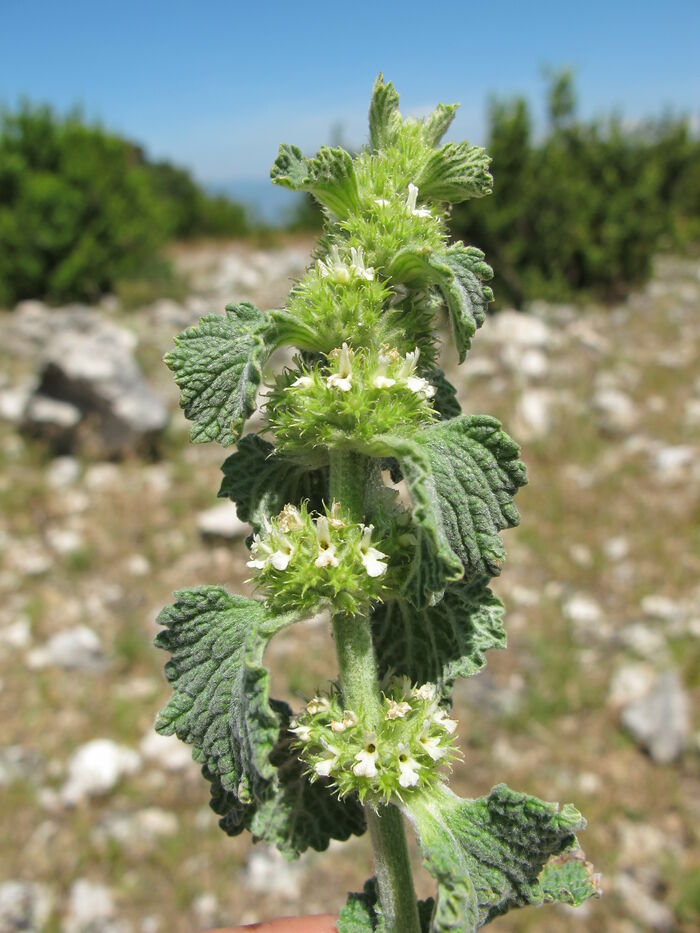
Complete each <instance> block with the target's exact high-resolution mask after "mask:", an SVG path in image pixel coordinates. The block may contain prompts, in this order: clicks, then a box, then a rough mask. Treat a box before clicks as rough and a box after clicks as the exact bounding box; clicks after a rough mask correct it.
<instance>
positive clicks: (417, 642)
mask: <svg viewBox="0 0 700 933" xmlns="http://www.w3.org/2000/svg"><path fill="white" fill-rule="evenodd" d="M504 613H505V609H504V606H503V603H502V602H501V601H500V599H499V598H498V597H497V596H496V595H495V594H494V593H492V592H491V590H490V589H489V588H488V587H487V586H486V584H485V582H484V581H483V580H480V579H477V580H473V581H469V582H463V581H460V582H458V583H453V584H451V585H450V586H448V587H447V589H446V591H445V595H444V596H443V598H442V599H441V600H440V602H439V603H438V604H437V605H435V606H429V607H427V608H425V609H422V610H417V609H415V608H414V607H413V606H411V605H410V604H409V603H408V602H406V601H404V600H402V599H398V600H390V601H387V602H385V603H382V604H380V605H379V606H377V608H376V609H375V611H374V613H373V615H372V627H373V640H374V646H375V650H376V652H377V663H378V666H379V674H380V676H382V675H384V674H385V673H387V672H388V671H390V670H394V671H395V672H396V673H397V674H398V675H404V674H405V675H407V676H408V677H410V678H411V680H412V681H413V683H417V684H424V683H436V684H438V685H439V687H440V689H441V691H442V692H443V693H449V691H450V689H451V687H452V684H453V683H454V682H455V680H456V679H457V678H458V677H471V676H472V675H473V674H476V673H478V672H479V671H480V670H481V669H482V668H483V667H484V665H485V664H486V658H485V657H484V652H485V651H488V650H489V649H490V648H505V646H506V633H505V629H504V628H503V616H504Z"/></svg>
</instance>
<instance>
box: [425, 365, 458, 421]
mask: <svg viewBox="0 0 700 933" xmlns="http://www.w3.org/2000/svg"><path fill="white" fill-rule="evenodd" d="M425 378H426V379H427V380H428V382H430V383H431V384H432V385H434V386H435V389H436V392H435V396H434V398H433V407H434V408H435V411H437V413H438V414H439V415H440V418H441V419H442V420H443V421H445V420H447V419H448V418H457V417H459V415H461V414H462V408H461V406H460V404H459V402H458V401H457V390H456V389H455V387H454V386H453V385H452V383H451V382H450V381H449V379H448V378H447V376H446V375H445V374H444V372H443V371H442V370H441V369H432V370H431V371H430V372H427V373H426V374H425Z"/></svg>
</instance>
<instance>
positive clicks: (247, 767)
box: [157, 76, 599, 933]
mask: <svg viewBox="0 0 700 933" xmlns="http://www.w3.org/2000/svg"><path fill="white" fill-rule="evenodd" d="M454 112H455V107H454V106H445V105H440V106H439V107H438V108H437V109H436V110H435V111H434V113H432V114H431V115H430V116H428V117H427V118H426V119H425V120H413V119H406V120H404V119H403V118H402V117H401V114H400V112H399V109H398V94H397V93H396V90H395V89H394V87H393V86H392V85H391V84H385V83H384V80H383V78H382V77H381V76H380V77H379V78H378V80H377V82H376V84H375V87H374V91H373V95H372V103H371V106H370V141H369V145H368V147H367V148H366V149H364V150H362V151H361V152H360V153H359V154H358V155H357V156H355V157H354V158H353V157H352V156H351V155H350V154H349V153H347V152H344V151H343V150H342V149H337V148H336V149H328V148H324V149H321V151H320V152H319V153H318V154H317V155H316V156H314V157H313V158H306V157H305V156H304V155H303V154H302V153H301V151H300V150H299V149H297V148H296V147H295V146H289V145H284V146H282V147H281V149H280V154H279V156H278V158H277V160H276V162H275V164H274V166H273V169H272V173H271V174H272V179H273V181H275V182H276V183H278V184H281V185H284V186H286V187H289V188H292V189H294V190H297V191H306V192H308V193H310V194H311V195H313V196H314V197H315V198H316V199H317V200H318V201H319V202H320V204H321V205H322V206H323V208H324V211H325V214H326V229H325V232H324V236H323V238H322V240H321V243H320V245H319V248H318V250H317V251H316V253H315V255H314V259H313V262H312V264H311V265H310V266H309V268H308V270H307V272H306V273H305V275H304V276H303V278H302V279H301V280H300V281H299V282H297V283H296V285H295V286H294V288H293V289H292V292H291V294H290V296H289V300H288V302H287V304H286V306H285V307H284V308H278V309H275V310H273V311H270V312H266V313H263V312H261V311H258V310H257V309H256V308H254V307H253V306H252V305H250V304H247V303H244V304H239V305H232V306H229V307H228V308H227V309H226V312H225V314H224V315H223V316H220V315H215V314H213V315H208V316H207V317H205V318H203V319H202V320H201V321H200V323H199V324H198V325H197V326H196V327H192V328H190V329H189V330H187V331H185V332H184V334H181V335H180V337H178V338H177V339H176V347H175V349H174V350H173V351H172V352H171V353H170V354H168V356H167V357H166V362H167V364H168V365H169V366H170V368H171V369H172V370H173V372H174V374H175V379H176V381H177V383H178V385H179V387H180V390H181V402H182V406H183V408H184V410H185V414H186V415H187V417H188V418H190V419H191V420H192V422H193V426H192V439H193V441H195V442H201V441H206V440H218V441H219V442H220V443H221V444H222V445H224V446H227V445H229V444H233V443H237V444H238V449H237V450H236V451H235V452H234V453H233V454H231V455H230V456H229V457H228V459H227V460H226V461H225V463H224V465H223V473H224V476H223V480H222V483H221V489H220V491H219V495H220V496H224V497H227V498H230V499H232V500H233V501H234V502H235V504H236V507H237V510H238V514H239V516H240V518H241V519H243V520H244V521H248V522H250V524H251V526H252V530H253V535H252V536H251V538H250V539H249V547H250V557H249V560H248V566H249V568H250V569H251V573H252V579H253V581H254V583H255V587H256V590H255V592H256V598H255V599H244V598H243V597H240V596H231V595H229V594H228V593H227V592H226V591H225V590H224V589H222V588H221V587H218V586H217V587H204V588H201V589H196V590H185V591H183V592H181V593H178V594H177V595H176V602H175V604H174V605H173V606H172V607H170V608H168V609H166V610H164V611H163V613H162V614H161V616H160V618H159V621H160V622H161V624H162V625H163V626H164V631H163V632H162V633H161V634H160V635H159V636H158V638H157V644H158V646H159V647H162V648H165V649H167V650H168V651H169V652H170V654H171V660H170V661H169V662H168V664H167V665H166V676H167V677H168V680H169V681H170V682H171V683H172V685H173V689H174V694H173V697H172V699H171V701H170V702H169V703H168V705H167V706H166V707H165V709H164V710H163V711H162V712H161V713H160V715H159V717H158V721H157V728H158V730H159V731H161V732H164V733H173V732H174V733H176V734H177V735H178V736H179V737H180V738H181V739H183V740H184V741H186V742H189V743H191V744H192V746H193V754H194V757H195V758H196V760H197V761H199V762H201V763H202V766H203V773H204V776H205V777H206V779H207V780H208V781H209V782H210V784H211V793H212V807H213V808H214V810H215V811H216V812H217V813H218V814H219V816H220V817H221V820H220V822H221V826H222V828H223V829H224V830H225V831H226V832H227V833H230V834H236V833H239V832H241V831H242V830H243V829H249V830H250V831H251V833H252V834H253V836H254V838H256V839H259V838H260V839H265V840H267V841H268V842H271V843H274V844H275V845H277V846H278V847H279V848H280V849H281V850H282V851H283V852H284V853H285V854H287V855H288V856H290V857H294V856H296V855H298V854H299V853H300V852H302V851H303V850H304V849H305V848H307V847H309V846H312V847H314V848H317V849H323V848H325V847H326V846H327V845H328V843H329V841H330V840H331V839H346V838H347V837H348V836H349V835H351V834H352V833H361V832H363V831H364V829H365V828H366V827H368V828H369V830H370V835H371V839H372V845H373V850H374V856H375V864H376V874H377V877H376V880H372V881H370V882H368V883H367V885H366V886H365V890H364V892H363V893H362V894H353V895H351V896H350V900H349V901H348V904H347V905H346V907H345V908H343V910H342V911H341V916H340V921H339V925H338V929H339V931H340V933H365V931H379V930H383V931H385V933H419V931H423V933H426V931H431V933H446V931H448V930H450V931H451V930H454V931H458V930H459V931H472V930H476V929H478V928H480V927H481V926H483V925H484V924H485V923H488V922H490V921H491V920H493V919H494V918H495V917H497V916H499V915H500V914H502V913H504V912H505V911H506V910H508V909H510V908H512V907H523V906H526V905H528V904H543V903H546V902H549V901H562V902H565V903H568V904H573V905H577V904H579V903H581V902H582V901H583V900H585V899H586V898H588V897H591V896H592V895H595V894H597V893H599V885H598V879H597V876H595V875H593V874H592V870H591V867H590V866H589V865H588V863H587V862H586V861H585V858H584V857H583V854H582V852H581V850H580V849H579V847H578V843H577V842H576V838H575V836H574V833H575V832H577V831H578V830H580V829H583V827H584V821H583V819H582V817H581V816H580V814H579V813H578V812H577V811H576V810H575V809H574V808H573V807H572V806H571V805H566V806H564V807H562V808H559V807H558V805H556V804H549V803H546V802H544V801H542V800H539V799H538V798H536V797H529V796H526V795H524V794H517V793H515V792H513V791H511V790H509V789H508V788H507V787H505V786H504V785H499V786H498V787H496V788H494V789H493V790H492V791H491V793H490V794H488V795H487V796H486V797H482V798H479V799H476V800H461V799H460V798H458V797H456V796H455V795H454V794H453V793H452V792H451V791H450V790H449V789H448V788H447V786H446V784H445V780H446V778H447V771H449V764H450V762H451V761H452V760H454V759H456V758H457V757H459V752H458V751H457V750H456V748H455V746H454V740H455V730H456V721H455V720H453V719H452V718H451V716H450V713H449V712H448V710H449V704H450V692H451V690H452V687H453V684H454V682H455V680H456V679H457V678H458V677H470V676H472V675H474V674H476V673H478V672H479V670H480V669H481V668H482V667H483V666H484V664H485V652H486V651H487V650H488V649H490V648H503V647H505V631H504V628H503V614H504V609H503V605H502V604H501V602H500V600H499V599H498V598H497V597H496V596H494V594H493V593H492V592H491V591H490V589H489V588H488V582H489V579H490V578H491V577H493V576H495V575H497V574H498V573H500V569H501V565H502V562H503V559H504V557H505V550H504V547H503V543H502V541H501V532H503V531H504V530H506V529H507V528H510V527H512V526H514V525H516V524H517V523H518V521H519V514H518V510H517V508H516V506H515V502H514V497H515V495H516V493H517V491H518V489H519V488H520V487H521V486H523V485H524V483H525V482H526V475H525V467H524V466H523V464H522V462H521V461H520V459H519V448H518V446H517V444H516V443H515V442H514V441H513V440H512V439H511V438H510V437H509V436H508V434H507V433H506V432H505V431H504V430H503V429H502V427H501V425H500V424H499V423H498V422H497V421H496V420H495V419H494V418H492V417H490V416H489V415H483V414H475V413H471V414H462V412H461V409H460V406H459V403H458V400H457V393H456V390H455V388H454V386H452V385H451V384H450V382H449V381H448V379H447V377H446V376H445V374H444V372H442V370H440V369H438V368H437V367H436V362H435V361H436V357H437V349H438V346H437V345H438V328H437V323H438V321H439V314H440V312H441V310H443V309H444V310H445V311H446V312H447V313H448V316H449V318H450V321H451V324H452V333H453V335H454V345H455V350H456V355H457V357H458V359H459V360H460V361H462V360H463V359H464V358H465V356H466V354H467V352H468V350H469V348H470V346H471V341H472V339H473V338H474V337H475V335H476V332H477V330H478V328H479V327H481V326H482V325H483V324H484V322H485V319H486V311H487V307H488V304H489V302H490V301H491V300H492V297H493V296H492V293H491V290H490V288H489V286H488V285H487V284H486V283H487V282H488V281H489V280H490V278H491V276H492V272H491V269H490V267H489V266H488V265H487V263H486V261H485V257H484V255H483V253H481V252H480V251H479V250H478V249H477V248H476V247H473V246H465V245H463V244H462V243H456V244H450V243H449V242H448V239H447V233H446V227H445V218H446V216H447V211H448V209H449V205H450V204H452V203H455V202H458V201H461V200H464V199H467V198H473V197H480V196H482V195H485V194H488V193H489V191H490V187H491V176H490V175H489V173H488V161H489V160H488V157H487V156H486V153H485V152H484V151H483V150H482V149H480V148H478V147H476V146H470V145H469V144H467V143H458V144H454V143H447V144H444V145H441V139H442V136H443V134H444V133H445V131H446V130H447V129H448V127H449V125H450V123H451V121H452V118H453V116H454ZM281 346H292V347H295V348H296V350H297V353H298V355H297V356H296V357H295V361H294V364H293V367H292V368H286V369H284V370H283V371H282V372H279V373H277V374H275V373H267V372H266V373H265V374H264V377H265V381H266V384H267V392H266V398H265V402H264V405H263V418H262V420H261V422H260V424H261V432H262V433H263V434H265V436H264V437H263V436H261V435H260V434H248V435H247V436H245V437H241V434H242V431H243V428H244V424H245V421H246V420H247V419H248V418H249V417H250V415H251V414H252V413H253V411H254V408H255V401H256V393H257V390H258V387H259V385H260V384H261V382H262V381H263V370H264V367H265V366H266V365H267V363H268V360H269V358H270V356H271V355H272V353H273V351H274V350H275V349H277V348H278V347H281ZM398 483H403V493H404V494H403V495H400V493H399V491H398V489H397V485H396V484H398ZM320 610H327V611H329V614H330V617H331V626H332V634H333V638H334V641H335V648H336V653H337V657H338V670H339V680H338V682H337V683H335V684H331V685H330V686H329V687H327V688H326V690H325V691H324V690H321V691H320V693H319V695H318V696H316V697H313V698H312V699H310V700H309V701H308V702H307V703H306V705H305V706H304V707H303V708H301V709H298V710H296V711H292V710H291V709H290V708H289V707H288V706H287V705H286V704H284V703H281V702H279V701H275V700H271V699H270V697H269V676H268V673H267V671H266V669H265V666H264V663H263V654H264V651H265V648H266V646H267V644H268V642H269V641H270V639H271V638H272V637H273V636H274V635H275V633H276V632H278V631H280V630H281V629H283V628H285V627H287V626H289V625H292V624H295V623H300V624H303V620H304V619H305V618H307V617H309V616H311V615H315V614H317V613H318V612H319V611H320ZM418 685H421V686H418ZM403 817H406V818H407V819H408V820H409V821H410V823H411V824H412V826H413V827H414V829H415V831H416V834H417V837H418V843H419V845H420V848H421V851H422V853H423V857H424V860H425V864H426V867H427V868H428V870H429V871H430V872H431V873H432V874H433V876H434V877H435V879H436V880H437V883H438V892H437V898H436V899H435V901H433V900H432V899H431V900H429V901H425V902H421V903H420V904H419V903H418V902H417V901H416V898H415V894H414V890H413V883H412V879H411V870H410V861H409V857H408V852H407V847H406V839H405V831H404V823H403Z"/></svg>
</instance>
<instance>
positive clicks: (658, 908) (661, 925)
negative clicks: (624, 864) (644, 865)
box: [614, 872, 676, 933]
mask: <svg viewBox="0 0 700 933" xmlns="http://www.w3.org/2000/svg"><path fill="white" fill-rule="evenodd" d="M614 888H615V892H616V893H617V894H618V895H619V896H620V897H621V898H622V900H623V901H624V904H625V906H626V908H627V910H628V911H629V912H630V914H631V915H632V916H633V917H634V918H635V919H636V920H637V921H639V922H640V923H641V924H642V927H643V929H645V930H653V931H654V933H671V931H672V930H674V929H675V928H676V922H675V918H674V916H673V911H672V910H671V908H670V907H667V906H666V904H662V903H661V902H660V901H657V900H654V898H652V897H651V896H650V895H649V893H648V891H647V888H646V885H645V884H643V883H642V882H640V881H639V880H637V879H636V878H635V877H634V876H633V875H632V874H630V873H627V872H623V873H622V874H619V875H616V876H615V878H614Z"/></svg>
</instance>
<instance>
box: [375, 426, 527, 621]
mask: <svg viewBox="0 0 700 933" xmlns="http://www.w3.org/2000/svg"><path fill="white" fill-rule="evenodd" d="M366 449H367V452H368V453H370V454H373V455H374V456H382V457H394V458H395V459H396V460H397V461H398V463H399V466H400V468H401V473H402V475H403V477H404V479H405V481H406V485H407V487H408V491H409V494H410V496H411V500H412V502H413V525H414V530H415V531H416V532H417V533H418V536H419V540H418V547H417V549H416V560H415V562H414V564H413V565H412V566H411V568H410V569H409V571H408V572H407V574H406V579H405V584H404V589H403V594H404V596H405V598H406V599H408V600H409V601H410V602H411V603H413V604H414V605H416V606H424V605H426V603H427V602H430V601H431V597H433V594H436V593H438V594H439V593H441V592H442V591H443V590H444V589H445V586H446V585H447V584H448V583H450V582H454V581H455V580H458V579H460V577H462V576H463V575H466V579H467V580H469V579H473V578H474V577H483V576H496V575H498V574H499V573H500V563H501V562H502V560H503V558H504V557H505V550H504V547H503V543H502V541H501V539H500V537H499V534H498V532H499V531H502V530H503V529H505V528H510V527H513V526H514V525H517V524H518V522H519V520H520V516H519V514H518V510H517V508H516V506H515V503H514V502H513V496H514V494H515V493H516V491H517V490H518V488H519V487H520V486H523V485H524V484H525V483H526V481H527V477H526V473H525V466H524V464H523V463H522V462H521V461H520V460H519V459H518V455H519V453H520V449H519V447H518V445H517V444H516V443H515V442H514V441H513V440H512V439H511V438H510V437H509V436H508V435H507V434H506V433H505V432H504V431H502V430H501V425H500V424H499V422H498V421H497V420H496V419H495V418H492V417H490V416H488V415H462V416H460V417H459V418H452V419H450V420H449V421H443V422H441V423H438V424H435V425H432V426H431V427H429V428H427V429H425V430H423V431H419V432H417V433H416V434H414V435H413V437H412V438H404V437H396V436H389V435H383V436H381V437H376V438H374V439H373V440H372V441H371V442H370V444H368V445H367V448H366Z"/></svg>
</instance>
